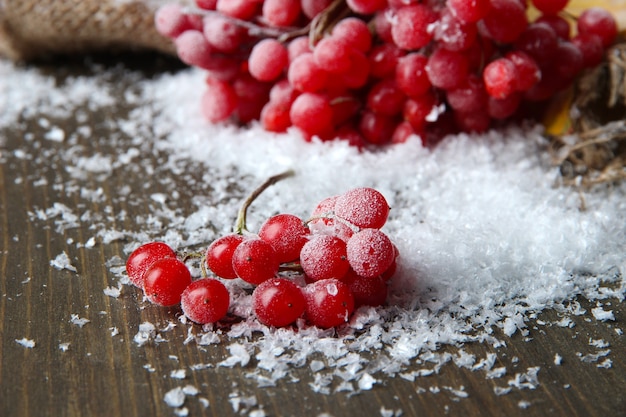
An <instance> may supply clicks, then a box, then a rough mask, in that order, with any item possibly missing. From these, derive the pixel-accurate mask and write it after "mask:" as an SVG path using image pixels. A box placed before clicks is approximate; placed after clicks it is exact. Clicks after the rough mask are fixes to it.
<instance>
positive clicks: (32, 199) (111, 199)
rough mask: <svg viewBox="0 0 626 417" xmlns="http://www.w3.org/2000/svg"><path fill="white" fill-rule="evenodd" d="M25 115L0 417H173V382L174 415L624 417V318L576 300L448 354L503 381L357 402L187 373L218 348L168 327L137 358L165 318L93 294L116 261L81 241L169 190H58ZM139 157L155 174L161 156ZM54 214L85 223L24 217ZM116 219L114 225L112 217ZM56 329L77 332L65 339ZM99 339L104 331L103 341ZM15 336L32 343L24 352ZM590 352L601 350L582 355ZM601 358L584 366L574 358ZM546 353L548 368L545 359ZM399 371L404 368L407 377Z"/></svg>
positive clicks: (7, 271) (237, 370)
mask: <svg viewBox="0 0 626 417" xmlns="http://www.w3.org/2000/svg"><path fill="white" fill-rule="evenodd" d="M96 59H99V58H96ZM142 60H143V61H142ZM125 61H126V62H127V64H126V65H128V66H129V67H132V68H133V69H134V70H138V69H142V68H144V69H145V68H150V70H149V71H148V70H145V74H146V77H148V76H150V74H151V73H153V72H159V71H164V70H175V69H176V65H175V64H172V62H169V61H167V60H163V59H162V58H161V57H153V56H142V57H141V58H140V59H139V58H138V59H137V60H135V61H134V62H133V61H132V60H130V59H128V57H127V59H125ZM82 62H83V61H82V60H81V59H77V60H72V61H63V63H62V64H60V63H59V62H55V63H41V64H38V65H39V67H40V68H42V69H43V70H44V71H47V72H48V73H50V74H54V75H57V76H59V77H61V78H62V77H66V76H68V75H72V74H85V73H89V70H88V69H87V68H86V67H85V66H84V65H83V63H82ZM104 62H106V60H104ZM122 84H123V83H122ZM24 88H27V86H25V87H24ZM120 88H121V87H120ZM85 111H86V112H87V121H86V122H85V123H88V124H89V125H90V126H91V127H92V130H93V133H94V135H93V136H94V137H100V138H106V137H118V136H120V135H119V132H118V131H117V130H116V129H117V127H116V124H115V123H111V121H112V120H115V117H116V114H117V112H124V111H128V109H127V108H123V105H121V104H120V105H119V106H118V107H116V106H112V107H111V110H110V111H104V112H102V111H98V112H90V111H89V109H85ZM41 116H45V115H37V114H31V115H23V116H22V117H21V118H20V121H19V123H17V124H16V125H15V126H11V127H10V128H8V129H3V130H2V131H0V138H3V139H1V140H0V146H1V147H0V152H1V156H0V230H1V236H0V336H1V339H2V340H1V343H0V416H11V417H18V416H51V417H63V416H125V417H134V416H174V415H176V412H177V410H175V409H174V408H172V407H170V406H168V404H166V402H165V401H164V395H165V393H167V392H168V391H169V390H171V389H173V388H176V387H182V386H185V385H191V386H194V387H196V388H197V389H198V391H199V392H198V393H197V395H195V396H192V395H189V396H187V399H186V401H185V404H184V405H185V407H186V409H187V411H188V413H189V415H190V416H203V415H207V416H216V417H217V416H220V417H225V416H236V415H252V416H261V415H267V416H319V415H323V414H324V413H326V415H332V416H335V417H341V416H393V415H395V416H399V415H403V416H439V415H451V416H507V417H512V416H518V415H524V416H547V415H550V416H568V417H571V416H597V417H605V416H626V355H625V354H624V352H626V341H625V339H626V337H625V336H623V335H622V332H621V330H622V329H624V327H626V326H625V320H626V308H625V304H624V303H623V302H619V300H609V302H611V303H612V305H611V308H612V310H613V312H614V315H615V320H614V321H607V322H599V321H597V320H595V319H594V318H593V317H592V316H591V313H590V309H591V308H593V307H594V306H595V304H593V303H589V302H587V301H586V300H584V299H580V300H578V301H580V303H581V305H582V306H583V308H585V309H586V310H587V313H586V314H583V315H580V316H572V320H573V322H574V323H575V326H573V327H560V326H557V325H554V324H553V323H554V322H555V321H558V320H559V319H560V318H561V316H559V315H558V314H557V313H556V312H554V311H547V312H544V313H541V314H539V315H538V317H537V319H535V320H532V321H531V322H530V323H529V334H528V335H527V336H522V335H520V334H519V333H517V334H515V335H514V336H513V337H511V338H507V337H504V338H503V339H504V340H506V343H507V346H503V347H499V348H493V347H491V346H490V345H488V344H483V343H473V344H466V345H465V346H463V347H462V348H463V349H464V350H465V352H467V353H470V354H474V355H476V357H477V358H484V357H485V356H486V355H487V354H488V353H491V352H493V353H496V354H497V363H496V366H505V367H506V369H507V374H506V375H505V376H502V377H500V378H492V379H488V378H486V376H485V372H483V371H476V370H471V369H468V368H464V367H459V366H456V365H454V364H451V363H449V364H446V365H444V366H443V367H442V368H441V370H440V371H439V373H435V374H432V375H429V376H422V377H418V378H416V379H415V381H409V380H407V379H404V378H401V377H395V378H384V377H381V376H377V378H382V380H381V381H380V383H378V384H375V385H374V387H373V388H372V389H371V390H366V391H363V392H361V393H359V394H357V395H347V394H345V393H336V394H321V393H316V392H314V391H313V390H312V389H311V388H310V387H309V382H311V381H313V378H314V375H313V374H314V373H313V372H312V371H311V369H310V367H308V366H304V367H301V368H296V369H293V376H295V377H296V379H297V380H298V382H292V381H291V380H290V379H283V380H279V381H278V383H277V385H276V386H275V387H265V388H259V387H258V386H257V382H256V381H254V380H252V379H250V378H247V377H246V373H248V372H250V371H251V370H253V369H254V367H255V361H254V359H253V360H252V361H251V362H250V363H249V364H248V365H247V366H246V367H244V368H242V367H233V368H227V367H209V368H206V369H195V370H192V368H191V367H192V366H193V365H194V364H198V363H217V362H219V361H220V360H221V359H223V358H224V357H226V356H228V354H227V351H226V345H227V344H228V343H221V344H216V345H210V346H206V347H203V348H199V347H198V346H197V345H195V344H193V343H192V344H184V343H183V341H184V340H185V338H186V336H187V328H186V326H177V327H175V328H173V329H172V330H170V331H169V332H168V334H167V340H168V341H167V342H164V343H159V344H148V345H144V346H139V345H138V344H137V343H134V342H133V341H132V340H133V337H134V336H135V334H136V333H137V329H138V326H139V324H140V323H143V322H146V321H148V322H153V323H167V322H168V320H171V318H172V317H173V316H174V315H175V311H171V309H163V308H157V307H152V306H148V305H147V304H145V303H143V304H142V303H141V294H140V293H139V291H138V290H136V289H134V288H132V287H124V288H123V291H122V295H121V296H120V297H119V298H114V297H110V296H107V295H105V294H104V292H103V290H104V289H105V288H106V287H108V286H110V285H113V284H114V283H115V278H114V277H113V275H112V273H111V268H110V267H111V265H110V264H107V262H108V261H110V260H111V259H115V256H119V257H120V258H122V259H125V257H126V254H125V253H124V252H123V247H124V244H125V243H126V242H125V241H124V240H114V241H112V242H110V243H104V242H102V241H100V240H98V241H96V243H95V244H94V245H91V244H88V245H85V244H84V243H85V242H88V241H89V239H90V238H91V237H92V236H93V227H91V226H93V223H94V222H100V223H101V224H104V225H105V226H106V227H109V228H111V229H115V230H134V229H135V228H136V226H135V225H133V221H132V219H134V218H135V217H136V216H146V215H148V214H149V208H148V206H149V203H148V202H149V201H150V198H151V197H150V196H151V195H153V194H154V193H159V192H163V193H168V192H170V191H171V190H170V189H169V188H167V187H170V186H171V185H169V184H167V185H165V184H163V183H161V182H159V181H148V182H147V181H146V178H145V177H142V176H139V175H136V174H135V173H132V172H131V173H125V172H116V171H114V174H113V175H111V176H109V177H108V178H107V181H106V182H102V181H101V179H99V177H98V173H97V172H93V173H92V174H91V175H88V176H87V177H85V178H72V177H71V173H70V172H68V170H67V169H66V166H65V165H64V163H63V160H61V159H59V158H58V157H57V156H56V155H57V151H58V150H59V149H60V148H62V147H63V146H65V145H64V144H63V143H59V142H55V141H49V140H48V141H46V140H25V135H26V134H27V132H30V133H31V134H34V135H35V138H38V137H41V135H43V134H45V132H46V129H45V128H44V127H42V126H41V123H39V122H38V121H39V119H40V117H41ZM56 122H58V123H60V124H61V126H62V127H64V128H65V129H66V130H67V131H72V129H74V128H75V127H76V126H75V125H73V121H72V120H71V119H69V120H60V121H56ZM116 135H117V136H116ZM122 136H123V135H122ZM113 142H114V143H112V142H110V141H106V140H93V141H87V140H84V141H81V143H80V144H81V146H82V148H81V150H80V152H81V153H83V154H84V155H88V154H90V153H92V154H93V153H96V152H98V153H100V154H101V155H103V156H106V155H119V149H117V148H115V147H119V146H125V145H124V143H126V142H128V140H126V142H125V139H124V138H123V137H122V138H120V139H118V140H116V141H113ZM126 146H127V145H126ZM24 155H30V156H31V157H24ZM145 158H153V159H154V161H155V163H157V162H158V161H159V158H162V155H159V154H158V153H153V154H147V155H145ZM155 166H156V164H155ZM184 180H185V179H184V175H183V176H181V178H180V180H179V181H180V182H181V184H180V185H181V188H180V190H181V192H180V199H179V202H178V203H179V204H178V205H179V206H180V207H185V205H186V203H189V201H190V199H191V197H192V196H193V193H194V190H193V189H190V190H189V189H186V188H185V187H184V186H183V185H184V184H183V183H184ZM146 183H147V186H144V185H146ZM70 184H71V185H78V186H79V187H84V188H86V189H90V190H101V191H100V192H101V198H99V199H92V202H91V203H85V201H86V200H85V199H81V198H80V196H79V195H77V193H76V192H75V191H74V192H69V191H68V186H69V185H70ZM124 185H129V186H130V187H131V188H132V189H133V190H134V191H133V192H134V193H135V192H136V193H138V194H137V195H133V202H134V203H133V204H129V203H128V202H127V201H125V200H124V199H122V198H119V197H118V196H117V193H116V192H115V191H116V190H118V189H119V188H120V187H122V186H124ZM137 201H143V202H144V204H136V202H137ZM55 203H62V204H64V205H65V206H66V207H68V208H77V209H79V212H80V213H85V212H89V213H90V217H89V218H86V219H81V218H77V219H76V224H75V225H73V227H67V228H65V229H64V230H58V229H57V223H56V221H57V220H58V218H55V217H54V216H53V214H50V213H49V216H48V217H47V218H46V216H42V215H38V214H37V213H41V212H40V210H45V209H47V208H49V207H52V206H53V205H54V204H55ZM123 211H125V213H126V215H125V216H120V215H119V214H120V213H122V212H123ZM182 214H184V213H182ZM80 243H83V244H80ZM63 252H65V253H67V254H68V256H69V261H70V262H71V264H72V265H73V266H75V267H76V269H77V273H74V272H72V271H69V270H66V269H62V270H60V269H57V268H54V267H52V266H51V264H50V260H52V259H55V257H56V256H57V255H59V254H61V253H63ZM73 315H76V316H73ZM72 317H75V318H76V317H78V318H79V319H80V318H86V319H88V320H90V322H89V323H87V324H85V325H84V326H83V327H80V326H79V325H78V324H77V321H76V320H74V322H72ZM114 328H116V329H117V330H118V331H119V334H117V335H115V336H112V331H113V330H112V329H114ZM530 339H531V340H530ZM29 340H32V341H33V342H34V343H35V345H34V346H33V347H28V346H24V344H27V342H28V341H29ZM594 340H596V341H598V340H601V341H603V343H602V344H599V345H598V344H596V345H594V342H593V341H594ZM64 344H66V345H64ZM64 346H66V347H67V349H66V350H64V349H62V347H64ZM448 350H449V351H451V352H457V351H458V347H451V346H442V348H441V351H442V352H444V351H448ZM607 350H608V353H607V352H606V351H607ZM603 351H604V353H600V355H598V356H596V357H595V359H597V360H595V359H594V357H593V356H589V355H594V354H598V353H599V352H603ZM557 354H558V355H559V356H560V357H562V363H561V364H556V363H555V355H557ZM585 358H587V359H588V360H584V359H585ZM589 358H591V359H589ZM606 359H610V366H608V362H607V361H606ZM533 367H539V372H538V376H537V381H536V382H532V381H531V383H530V384H528V386H527V387H525V388H524V387H523V386H522V387H521V388H520V387H513V389H511V391H510V392H509V393H507V394H504V395H497V394H496V392H495V391H494V387H503V388H506V387H511V386H512V385H515V382H514V380H515V375H516V374H520V375H521V374H524V373H527V371H528V369H529V368H531V369H532V368H533ZM180 369H185V370H186V377H185V378H184V379H177V378H173V377H171V372H172V371H176V370H180ZM411 369H418V366H417V365H411V366H409V367H408V368H407V370H409V371H410V370H411ZM518 382H520V381H519V380H518ZM521 382H523V381H521ZM496 390H497V388H496ZM251 398H254V399H255V401H253V400H251ZM207 401H208V403H209V406H208V407H207V406H206V402H207ZM237 404H239V405H238V406H237ZM178 412H179V414H183V412H182V411H178ZM263 413H264V414H263Z"/></svg>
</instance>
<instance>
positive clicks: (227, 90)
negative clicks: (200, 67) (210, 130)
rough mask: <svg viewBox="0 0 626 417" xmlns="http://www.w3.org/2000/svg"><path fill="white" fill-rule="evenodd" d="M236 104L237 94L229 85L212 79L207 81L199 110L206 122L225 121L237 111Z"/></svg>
mask: <svg viewBox="0 0 626 417" xmlns="http://www.w3.org/2000/svg"><path fill="white" fill-rule="evenodd" d="M237 104H238V98H237V93H236V92H235V89H234V88H233V87H232V85H231V84H230V83H228V82H226V81H220V80H216V79H213V78H212V79H209V80H207V86H206V90H205V91H204V94H203V95H202V102H201V107H200V109H201V111H202V115H203V116H204V117H205V118H206V119H207V120H208V121H210V122H212V123H216V122H221V121H224V120H227V119H228V118H230V117H231V115H232V114H233V113H234V112H235V110H236V109H237Z"/></svg>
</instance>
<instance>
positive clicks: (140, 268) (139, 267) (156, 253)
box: [126, 242, 176, 288]
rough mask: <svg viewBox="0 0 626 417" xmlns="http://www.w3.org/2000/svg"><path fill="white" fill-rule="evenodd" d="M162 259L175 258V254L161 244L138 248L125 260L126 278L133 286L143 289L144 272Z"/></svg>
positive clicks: (144, 245)
mask: <svg viewBox="0 0 626 417" xmlns="http://www.w3.org/2000/svg"><path fill="white" fill-rule="evenodd" d="M163 258H176V252H174V250H173V249H172V248H171V247H169V246H168V245H167V244H165V243H163V242H149V243H145V244H143V245H141V246H139V247H138V248H137V249H135V250H134V251H133V252H132V253H131V254H130V256H129V257H128V259H127V260H126V272H127V273H128V278H129V279H130V281H131V282H132V283H133V284H134V285H135V286H137V287H139V288H143V282H144V281H143V276H144V274H145V272H146V270H147V269H148V268H149V267H150V266H151V265H152V264H153V263H155V262H156V261H158V260H160V259H163Z"/></svg>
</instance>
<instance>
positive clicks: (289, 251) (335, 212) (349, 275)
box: [126, 174, 398, 328]
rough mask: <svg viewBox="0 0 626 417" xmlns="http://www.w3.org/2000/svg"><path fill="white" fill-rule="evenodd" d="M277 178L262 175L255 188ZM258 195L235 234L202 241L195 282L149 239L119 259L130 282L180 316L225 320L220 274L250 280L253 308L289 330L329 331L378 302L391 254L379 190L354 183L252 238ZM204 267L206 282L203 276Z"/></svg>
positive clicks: (272, 221) (273, 221)
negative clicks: (305, 214) (248, 223)
mask: <svg viewBox="0 0 626 417" xmlns="http://www.w3.org/2000/svg"><path fill="white" fill-rule="evenodd" d="M284 175H286V174H283V175H282V176H280V177H279V176H277V177H272V178H270V180H269V181H268V182H266V183H265V184H263V185H262V186H261V188H260V190H261V189H264V188H266V187H267V186H268V185H270V184H271V183H273V182H275V181H276V180H277V179H279V178H282V177H284ZM259 192H260V191H258V190H257V192H255V193H253V195H252V196H251V197H250V198H248V199H247V200H246V202H245V203H244V205H243V206H242V210H240V213H239V217H238V220H237V226H236V228H235V229H236V231H235V233H232V234H227V235H224V236H222V237H220V238H218V239H216V240H215V241H213V242H212V243H211V244H210V245H209V246H208V249H207V250H206V252H205V253H204V256H203V260H202V268H203V271H204V277H203V278H201V279H197V280H193V278H192V275H191V272H190V269H189V268H188V267H187V265H186V263H185V262H184V260H181V259H179V258H178V257H177V255H176V253H175V252H174V251H173V250H172V249H171V248H170V247H169V246H167V245H166V244H164V243H162V242H151V243H147V244H144V245H142V246H140V247H139V248H137V249H136V250H135V251H133V253H132V254H131V255H130V256H129V258H128V260H127V263H126V270H127V272H128V276H129V278H130V280H131V281H132V283H133V284H135V285H136V286H138V287H140V288H142V289H143V290H144V293H145V296H146V297H147V298H148V300H150V301H151V302H153V303H155V304H158V305H163V306H172V305H177V304H179V303H180V305H181V308H182V311H183V313H184V314H185V315H186V316H187V317H188V318H189V319H191V320H192V321H194V322H196V323H202V324H204V323H214V322H217V321H219V320H221V319H222V318H224V316H225V315H226V314H227V312H228V310H229V306H230V295H229V291H228V289H227V288H226V286H225V285H224V283H223V282H222V280H231V279H237V278H238V279H241V280H243V281H245V282H247V283H248V284H252V285H253V286H254V290H253V292H252V300H253V303H252V305H253V310H254V313H255V315H256V317H257V319H258V320H259V321H260V322H261V323H263V324H265V325H268V326H275V327H283V326H288V325H290V324H293V323H294V322H295V321H296V320H298V319H300V318H304V319H306V320H307V322H309V323H310V324H312V325H314V326H318V327H322V328H330V327H335V326H339V325H341V324H343V323H345V322H347V321H348V320H349V318H350V316H351V314H352V312H353V311H354V309H355V308H356V307H359V306H361V305H369V306H380V305H383V304H384V303H385V301H386V299H387V283H388V281H389V280H390V279H391V277H392V276H393V274H394V272H395V269H396V258H397V256H398V250H397V248H396V246H395V245H394V244H393V243H392V242H391V240H390V239H389V237H388V236H387V235H386V234H385V233H384V232H382V231H381V230H380V228H381V227H382V226H383V225H384V224H385V222H386V220H387V216H388V214H389V206H388V204H387V201H386V200H385V198H384V196H383V195H382V194H381V193H380V192H378V191H377V190H375V189H373V188H367V187H364V188H355V189H352V190H349V191H347V192H345V193H344V194H341V195H338V196H334V197H329V198H327V199H325V200H323V201H322V202H320V203H319V204H318V205H317V207H316V208H315V209H314V210H313V213H312V215H311V218H310V219H309V220H308V221H306V222H305V221H303V220H302V219H301V218H299V217H297V216H295V215H292V214H284V213H283V214H277V215H274V216H272V217H270V218H269V219H267V220H266V221H265V223H263V224H262V225H261V227H260V229H259V231H258V233H257V234H251V233H249V232H247V231H246V229H245V217H246V214H245V213H246V210H247V207H248V205H249V204H250V203H251V201H252V200H253V199H254V198H255V197H256V196H257V195H258V193H259ZM207 268H208V270H210V271H211V272H212V273H213V274H214V275H215V278H209V277H208V276H207V275H208V273H207Z"/></svg>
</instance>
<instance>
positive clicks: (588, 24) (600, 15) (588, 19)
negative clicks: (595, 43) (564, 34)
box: [576, 7, 617, 48]
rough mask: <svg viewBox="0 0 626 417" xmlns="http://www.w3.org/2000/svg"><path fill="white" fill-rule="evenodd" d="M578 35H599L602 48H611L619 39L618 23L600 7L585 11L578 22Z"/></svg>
mask: <svg viewBox="0 0 626 417" xmlns="http://www.w3.org/2000/svg"><path fill="white" fill-rule="evenodd" d="M576 25H577V27H578V33H585V34H593V35H597V36H599V37H600V39H602V46H603V47H605V48H607V47H609V46H610V45H611V44H612V43H613V41H614V40H615V38H616V37H617V22H616V21H615V18H614V17H613V15H612V14H611V13H610V12H609V11H608V10H605V9H602V8H600V7H590V8H589V9H586V10H584V11H583V12H582V13H581V15H580V16H578V20H577V22H576Z"/></svg>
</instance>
